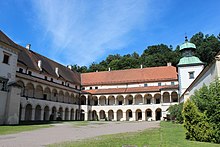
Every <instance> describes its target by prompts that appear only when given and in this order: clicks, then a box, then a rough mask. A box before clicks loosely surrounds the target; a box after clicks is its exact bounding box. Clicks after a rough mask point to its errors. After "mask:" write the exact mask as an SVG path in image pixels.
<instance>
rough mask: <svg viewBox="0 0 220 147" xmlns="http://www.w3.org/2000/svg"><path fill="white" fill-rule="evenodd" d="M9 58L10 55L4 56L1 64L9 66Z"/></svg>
mask: <svg viewBox="0 0 220 147" xmlns="http://www.w3.org/2000/svg"><path fill="white" fill-rule="evenodd" d="M9 57H10V55H8V54H4V57H3V61H2V63H5V64H9Z"/></svg>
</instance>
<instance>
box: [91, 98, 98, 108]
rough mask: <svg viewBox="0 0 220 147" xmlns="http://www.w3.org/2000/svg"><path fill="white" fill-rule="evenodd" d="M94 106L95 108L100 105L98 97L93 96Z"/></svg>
mask: <svg viewBox="0 0 220 147" xmlns="http://www.w3.org/2000/svg"><path fill="white" fill-rule="evenodd" d="M92 100H93V104H92V105H94V106H97V105H98V97H97V96H92Z"/></svg>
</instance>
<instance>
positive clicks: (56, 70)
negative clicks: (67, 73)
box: [55, 67, 59, 77]
mask: <svg viewBox="0 0 220 147" xmlns="http://www.w3.org/2000/svg"><path fill="white" fill-rule="evenodd" d="M55 73H56V74H57V76H58V77H59V68H58V67H56V68H55Z"/></svg>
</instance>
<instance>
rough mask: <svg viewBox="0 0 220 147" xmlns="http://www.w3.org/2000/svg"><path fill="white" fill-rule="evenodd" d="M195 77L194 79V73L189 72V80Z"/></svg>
mask: <svg viewBox="0 0 220 147" xmlns="http://www.w3.org/2000/svg"><path fill="white" fill-rule="evenodd" d="M194 78H195V77H194V71H192V72H189V79H194Z"/></svg>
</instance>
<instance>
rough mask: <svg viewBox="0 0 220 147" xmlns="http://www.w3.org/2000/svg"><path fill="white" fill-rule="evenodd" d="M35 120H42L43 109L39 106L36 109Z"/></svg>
mask: <svg viewBox="0 0 220 147" xmlns="http://www.w3.org/2000/svg"><path fill="white" fill-rule="evenodd" d="M34 120H41V107H40V105H37V106H36V108H35V119H34Z"/></svg>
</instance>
